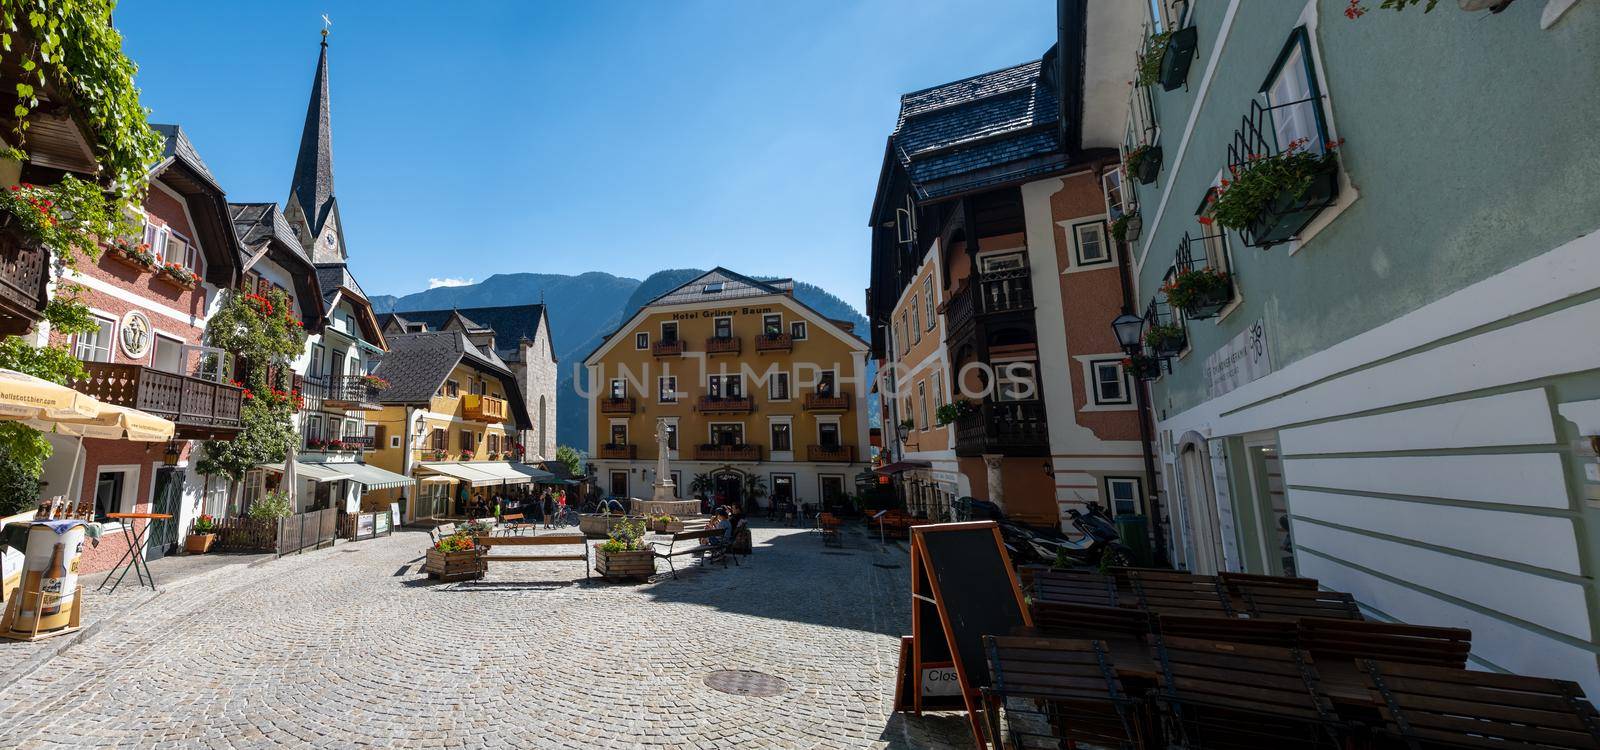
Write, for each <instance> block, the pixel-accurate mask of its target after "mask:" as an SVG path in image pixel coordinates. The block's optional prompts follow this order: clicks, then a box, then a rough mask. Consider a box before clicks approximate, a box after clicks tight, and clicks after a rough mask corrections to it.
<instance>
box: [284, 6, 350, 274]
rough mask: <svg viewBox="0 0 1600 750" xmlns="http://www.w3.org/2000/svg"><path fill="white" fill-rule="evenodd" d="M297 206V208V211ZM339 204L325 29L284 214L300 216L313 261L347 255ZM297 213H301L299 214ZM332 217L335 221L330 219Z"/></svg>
mask: <svg viewBox="0 0 1600 750" xmlns="http://www.w3.org/2000/svg"><path fill="white" fill-rule="evenodd" d="M296 209H298V210H296ZM338 213H339V212H338V204H337V201H336V200H335V199H334V197H333V129H332V124H331V114H330V107H329V99H328V30H327V29H326V28H324V29H323V30H322V50H321V54H319V55H318V56H317V71H316V75H315V77H314V78H312V81H311V101H310V103H308V104H307V105H306V124H305V129H304V130H303V131H301V133H300V154H299V156H297V157H296V158H295V162H294V182H293V183H291V184H290V186H289V206H288V207H286V209H285V214H287V215H288V218H289V219H290V220H291V221H292V222H293V221H294V220H295V219H299V221H298V222H295V223H298V224H300V226H299V227H297V228H298V229H299V230H300V234H301V241H302V242H304V243H307V248H306V249H308V250H310V251H311V257H312V260H314V261H316V262H319V263H327V262H340V261H343V260H344V259H345V257H346V255H345V248H344V241H343V237H341V236H340V232H339V228H338ZM295 214H299V216H296V215H295ZM330 219H331V220H332V221H330Z"/></svg>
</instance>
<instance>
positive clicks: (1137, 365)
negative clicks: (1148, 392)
mask: <svg viewBox="0 0 1600 750" xmlns="http://www.w3.org/2000/svg"><path fill="white" fill-rule="evenodd" d="M1122 367H1123V369H1125V370H1127V371H1128V372H1129V373H1131V374H1132V375H1133V377H1134V378H1136V379H1138V380H1155V379H1156V378H1159V377H1161V360H1160V359H1159V358H1157V357H1152V356H1150V355H1148V354H1144V353H1142V352H1141V353H1139V354H1133V355H1130V356H1127V357H1123V359H1122Z"/></svg>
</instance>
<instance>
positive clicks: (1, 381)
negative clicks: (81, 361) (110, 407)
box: [0, 369, 104, 421]
mask: <svg viewBox="0 0 1600 750" xmlns="http://www.w3.org/2000/svg"><path fill="white" fill-rule="evenodd" d="M103 406H104V404H102V403H101V402H100V400H99V399H97V398H95V397H93V396H90V395H88V394H84V393H79V392H77V391H75V390H73V389H71V388H68V387H66V386H64V385H61V384H59V383H52V382H50V381H48V380H45V379H44V378H36V377H34V376H32V375H28V374H27V373H21V372H17V371H16V370H6V369H0V419H6V420H13V421H15V420H24V419H35V420H46V421H51V420H57V419H86V418H89V417H93V416H95V415H96V414H99V413H100V409H101V408H102V407H103Z"/></svg>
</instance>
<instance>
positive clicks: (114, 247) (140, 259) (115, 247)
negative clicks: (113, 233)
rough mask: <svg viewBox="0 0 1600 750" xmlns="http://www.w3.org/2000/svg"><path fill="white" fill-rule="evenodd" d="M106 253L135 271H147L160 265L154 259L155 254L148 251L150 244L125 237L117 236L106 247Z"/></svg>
mask: <svg viewBox="0 0 1600 750" xmlns="http://www.w3.org/2000/svg"><path fill="white" fill-rule="evenodd" d="M106 255H108V256H110V258H111V259H112V260H114V261H116V262H118V263H121V264H122V265H124V266H127V267H128V268H131V269H133V271H134V272H135V273H141V274H142V273H147V272H149V271H154V270H156V269H157V268H160V267H161V262H160V261H158V260H156V254H155V253H152V252H150V246H149V245H147V244H145V243H143V242H134V241H133V240H131V239H128V238H126V237H118V238H117V239H116V240H115V241H113V242H112V243H111V244H110V245H108V246H107V247H106Z"/></svg>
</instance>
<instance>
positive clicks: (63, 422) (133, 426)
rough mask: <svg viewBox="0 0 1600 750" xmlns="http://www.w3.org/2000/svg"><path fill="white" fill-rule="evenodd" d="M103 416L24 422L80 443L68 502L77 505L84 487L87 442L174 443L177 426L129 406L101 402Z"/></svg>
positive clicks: (68, 484) (74, 461) (77, 447)
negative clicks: (85, 440) (67, 436)
mask: <svg viewBox="0 0 1600 750" xmlns="http://www.w3.org/2000/svg"><path fill="white" fill-rule="evenodd" d="M96 403H97V404H99V408H100V413H99V414H96V415H94V416H92V417H84V418H71V419H56V420H45V419H24V420H20V421H21V422H22V424H25V425H27V426H29V427H32V428H34V429H36V430H38V431H40V432H49V433H55V434H57V435H70V436H72V437H76V438H77V439H78V441H77V446H76V452H75V453H74V455H73V457H72V478H71V479H69V480H67V500H68V502H72V503H76V502H77V500H78V493H80V492H82V487H83V465H82V464H83V439H84V438H99V439H102V440H130V441H133V442H138V443H164V442H166V441H168V440H171V439H172V435H173V433H174V432H176V430H177V425H175V424H173V422H172V421H171V420H168V419H162V418H161V417H158V416H156V415H154V414H150V413H147V412H142V411H139V410H138V409H130V408H128V407H126V406H118V405H116V404H107V403H104V402H100V401H97V402H96Z"/></svg>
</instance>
